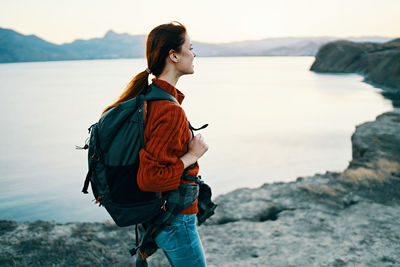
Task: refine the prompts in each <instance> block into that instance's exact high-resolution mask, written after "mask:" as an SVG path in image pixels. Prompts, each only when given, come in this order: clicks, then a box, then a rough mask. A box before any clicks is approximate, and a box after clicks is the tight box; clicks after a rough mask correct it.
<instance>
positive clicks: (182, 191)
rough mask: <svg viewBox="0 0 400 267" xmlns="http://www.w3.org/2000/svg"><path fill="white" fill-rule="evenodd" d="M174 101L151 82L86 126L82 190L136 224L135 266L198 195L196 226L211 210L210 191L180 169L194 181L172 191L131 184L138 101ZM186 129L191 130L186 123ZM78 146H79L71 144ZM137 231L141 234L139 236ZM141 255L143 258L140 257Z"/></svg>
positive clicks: (139, 128) (139, 140)
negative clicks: (86, 167) (159, 235)
mask: <svg viewBox="0 0 400 267" xmlns="http://www.w3.org/2000/svg"><path fill="white" fill-rule="evenodd" d="M152 100H169V101H172V102H175V103H178V102H177V100H176V99H175V98H174V97H173V96H172V95H170V94H169V93H167V92H166V91H164V90H162V89H161V88H159V87H157V86H155V85H154V84H151V85H150V87H149V90H148V91H147V93H146V94H144V95H139V96H137V97H136V98H133V99H131V100H129V101H126V102H124V103H122V104H120V105H118V106H116V107H114V108H112V109H110V110H109V111H107V112H106V113H105V114H103V116H102V117H101V118H100V120H99V121H98V122H97V123H95V124H93V125H92V126H90V128H89V134H90V136H89V138H88V142H87V144H85V146H84V147H82V148H81V149H88V165H89V171H88V173H87V175H86V179H85V182H84V186H83V189H82V192H83V193H85V194H87V193H88V188H89V184H90V185H91V188H92V192H93V195H94V197H95V199H96V203H99V206H103V207H104V208H105V209H106V210H107V212H108V213H109V214H110V216H111V217H112V218H113V220H114V222H115V223H116V224H117V225H118V226H121V227H124V226H130V225H136V246H135V248H133V249H131V250H130V253H131V255H132V256H133V255H135V254H136V253H137V252H138V251H139V252H141V253H138V260H137V262H136V265H137V266H147V262H146V258H147V257H148V256H150V255H152V254H153V253H154V252H155V251H156V250H157V249H158V247H157V245H156V244H155V242H154V238H155V237H156V236H157V234H158V233H159V232H160V231H161V229H162V228H163V227H164V226H165V225H167V224H168V223H170V222H171V221H172V220H173V219H174V218H175V216H176V215H178V214H179V213H180V212H181V211H182V210H184V209H185V208H187V207H189V206H191V205H192V204H193V203H194V202H195V201H196V199H198V200H199V201H198V208H199V212H198V214H197V218H198V223H199V225H200V224H201V223H203V222H204V221H205V220H206V219H207V218H209V217H210V216H212V215H213V214H214V210H215V208H216V207H217V205H215V204H214V203H213V202H212V201H211V189H210V187H209V186H208V185H206V184H205V183H204V182H203V181H202V180H201V177H200V176H198V177H196V176H186V173H187V171H188V169H189V168H190V167H188V168H187V169H185V171H184V173H183V174H182V177H181V179H183V180H191V181H195V183H190V184H181V185H180V186H179V187H178V189H176V190H172V191H167V192H163V193H162V194H161V195H162V197H161V198H160V197H159V196H160V194H159V193H155V192H144V191H141V190H140V189H139V187H138V184H137V172H138V169H139V151H140V150H141V149H142V148H143V147H144V118H143V105H144V101H152ZM188 124H189V129H190V130H191V132H192V136H193V135H194V134H193V131H197V130H201V129H203V128H205V127H207V126H208V125H207V124H206V125H203V126H202V127H200V128H198V129H196V128H194V127H192V125H191V124H190V122H188ZM77 148H79V147H77ZM139 232H140V233H141V238H139ZM143 255H146V256H145V257H142V256H143Z"/></svg>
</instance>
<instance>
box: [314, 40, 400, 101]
mask: <svg viewBox="0 0 400 267" xmlns="http://www.w3.org/2000/svg"><path fill="white" fill-rule="evenodd" d="M310 70H312V71H315V72H330V73H332V72H334V73H358V74H361V75H363V76H364V77H365V81H366V82H368V83H371V84H373V85H377V86H378V87H380V88H382V89H383V92H382V94H383V95H384V96H385V97H387V98H389V99H391V100H392V101H393V105H394V106H396V107H400V38H399V39H394V40H392V41H390V42H387V43H383V44H379V43H355V42H350V41H336V42H331V43H328V44H326V45H324V46H322V47H321V48H320V49H319V51H318V53H317V55H316V58H315V61H314V63H313V65H312V66H311V68H310Z"/></svg>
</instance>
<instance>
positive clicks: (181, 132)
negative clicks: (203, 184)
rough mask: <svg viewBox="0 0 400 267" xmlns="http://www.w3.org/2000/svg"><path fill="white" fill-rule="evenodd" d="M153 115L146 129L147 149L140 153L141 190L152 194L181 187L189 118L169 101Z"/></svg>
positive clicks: (139, 182) (159, 106) (138, 177)
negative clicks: (182, 158)
mask: <svg viewBox="0 0 400 267" xmlns="http://www.w3.org/2000/svg"><path fill="white" fill-rule="evenodd" d="M152 104H155V103H154V102H153V103H152ZM152 112H153V114H151V115H150V116H151V118H149V119H151V121H148V122H147V125H146V129H145V133H147V137H148V138H145V148H143V149H142V150H141V151H140V152H139V160H140V163H139V170H138V175H137V182H138V186H139V188H140V189H141V190H143V191H149V192H163V191H168V190H173V189H176V188H178V186H179V185H180V178H181V175H182V173H183V171H184V165H183V162H182V160H180V159H179V158H180V157H181V156H183V155H184V154H185V153H186V152H187V141H185V140H186V138H185V136H186V134H187V132H186V131H188V126H187V119H186V115H185V113H184V111H183V109H182V108H181V107H180V106H179V105H177V104H174V103H171V102H169V101H168V103H165V102H164V103H163V105H157V108H156V109H153V110H152ZM146 139H147V140H146ZM185 143H186V144H185Z"/></svg>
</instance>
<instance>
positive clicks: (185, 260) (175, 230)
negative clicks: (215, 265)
mask: <svg viewBox="0 0 400 267" xmlns="http://www.w3.org/2000/svg"><path fill="white" fill-rule="evenodd" d="M155 241H156V243H157V246H158V247H159V248H161V249H162V250H163V251H164V254H165V256H167V258H168V261H169V263H170V264H171V266H173V267H181V266H182V267H189V266H190V267H191V266H193V267H195V266H196V267H197V266H198V267H204V266H206V260H205V257H204V250H203V246H202V244H201V241H200V237H199V233H198V232H197V227H196V214H179V215H178V216H177V217H176V218H175V219H174V220H173V221H172V223H171V224H170V225H168V226H166V227H165V228H164V229H163V230H162V231H161V233H160V234H159V235H158V236H157V237H156V240H155Z"/></svg>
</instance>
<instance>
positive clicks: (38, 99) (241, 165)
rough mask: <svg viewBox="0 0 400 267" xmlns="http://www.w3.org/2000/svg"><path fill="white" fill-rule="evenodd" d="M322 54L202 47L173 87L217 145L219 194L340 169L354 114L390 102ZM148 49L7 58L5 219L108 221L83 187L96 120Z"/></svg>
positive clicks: (0, 198) (1, 99) (1, 85)
mask: <svg viewBox="0 0 400 267" xmlns="http://www.w3.org/2000/svg"><path fill="white" fill-rule="evenodd" d="M313 61H314V57H210V58H207V57H203V58H202V57H199V58H196V59H195V61H194V65H195V73H194V74H193V75H186V76H182V77H181V78H180V80H179V82H178V84H177V88H178V89H179V90H180V91H182V92H183V93H184V94H185V99H184V101H183V103H182V107H183V109H184V110H185V112H186V115H187V117H188V119H189V120H190V122H191V123H192V125H193V126H195V127H199V126H201V125H203V124H206V123H208V124H209V126H208V127H207V128H206V129H204V130H202V131H201V133H202V135H203V136H204V138H205V141H206V143H207V144H208V145H209V150H208V152H207V153H206V154H205V155H204V156H203V157H202V158H201V159H200V160H199V165H200V174H201V176H202V179H203V180H204V181H205V182H206V183H208V184H209V185H210V186H211V187H212V190H213V197H214V198H215V197H217V196H218V195H221V194H224V193H227V192H230V191H232V190H235V189H238V188H242V187H249V188H256V187H259V186H261V185H263V184H264V183H274V182H290V181H295V180H296V178H297V177H307V176H312V175H314V174H315V173H325V172H326V171H342V170H344V169H345V168H346V167H347V165H348V163H349V161H350V160H351V155H352V148H351V135H352V133H353V132H354V131H355V128H356V126H357V125H359V124H362V123H364V122H367V121H371V120H374V119H375V118H376V116H377V115H379V114H381V113H383V112H385V111H390V110H392V109H393V106H392V104H391V102H390V101H389V100H387V99H385V98H383V97H382V95H381V94H380V89H378V88H375V87H373V86H372V85H369V84H367V83H364V82H363V77H362V76H360V75H357V74H319V73H315V72H311V71H310V70H309V69H310V66H311V65H312V63H313ZM146 66H147V65H146V61H145V59H116V60H85V61H78V60H77V61H53V62H30V63H11V64H0V125H1V126H0V127H1V128H0V219H3V220H16V221H35V220H51V221H56V222H60V223H64V222H78V221H105V220H110V217H109V215H108V214H107V213H106V211H105V209H104V208H102V207H98V206H97V205H95V204H94V202H93V195H92V194H87V195H84V194H82V192H81V189H82V186H83V181H84V178H85V175H86V172H87V169H88V166H87V151H83V150H76V149H75V146H76V145H78V146H79V145H80V146H81V145H83V144H84V142H85V139H86V138H87V137H88V128H89V126H90V125H91V124H93V123H94V122H96V121H97V120H98V119H99V116H100V114H101V112H102V110H103V109H104V108H105V107H106V106H108V105H109V104H111V103H113V102H114V101H115V100H116V99H117V98H118V97H119V95H120V94H121V93H122V92H123V90H124V88H125V87H126V85H127V84H128V82H129V81H130V80H131V79H132V78H133V77H134V75H135V74H137V73H138V72H140V71H143V70H144V69H145V68H146Z"/></svg>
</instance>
